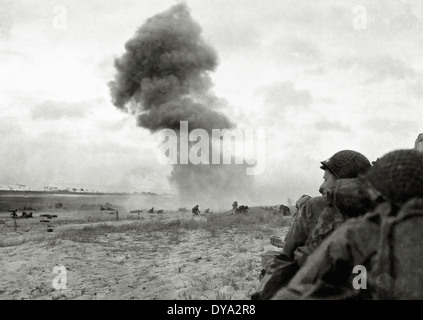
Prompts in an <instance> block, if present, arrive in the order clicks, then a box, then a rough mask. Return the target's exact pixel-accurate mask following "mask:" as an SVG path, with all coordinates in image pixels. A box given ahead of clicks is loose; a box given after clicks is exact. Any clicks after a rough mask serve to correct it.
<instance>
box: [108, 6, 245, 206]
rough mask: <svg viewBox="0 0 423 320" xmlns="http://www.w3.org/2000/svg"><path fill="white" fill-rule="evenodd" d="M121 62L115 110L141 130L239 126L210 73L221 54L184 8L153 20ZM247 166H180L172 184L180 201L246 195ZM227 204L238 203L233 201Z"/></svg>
mask: <svg viewBox="0 0 423 320" xmlns="http://www.w3.org/2000/svg"><path fill="white" fill-rule="evenodd" d="M125 49H126V52H125V53H124V54H123V56H122V57H120V58H118V59H116V60H115V67H116V70H117V73H116V76H115V79H114V80H113V81H111V82H110V83H109V86H110V90H111V95H112V99H113V104H114V105H115V106H116V107H117V108H119V109H121V110H124V111H126V112H129V113H131V114H133V115H134V116H135V117H136V119H137V125H138V126H141V127H143V128H146V129H148V130H150V131H151V132H157V131H158V130H161V129H165V128H168V129H173V130H178V129H179V125H180V121H188V128H189V130H190V131H191V130H193V129H197V128H201V129H205V130H206V131H207V132H209V133H210V132H211V130H212V129H231V128H234V127H235V125H234V123H232V121H230V120H229V119H228V118H227V116H226V115H224V114H223V113H221V112H220V111H218V109H219V103H218V101H219V100H218V99H217V98H216V97H215V95H214V94H213V92H212V90H211V89H212V81H211V79H210V76H209V74H208V72H210V71H213V70H215V68H216V65H217V54H216V52H215V51H214V49H213V48H212V47H210V46H209V45H208V44H206V43H205V42H204V40H203V39H202V37H201V27H200V26H199V24H198V23H196V22H195V21H194V20H193V19H192V18H191V15H190V12H189V10H188V8H187V6H186V5H185V4H184V3H180V4H177V5H175V6H173V7H171V8H170V9H168V10H167V11H165V12H163V13H160V14H157V15H155V16H153V17H151V18H149V19H148V20H147V21H146V22H145V24H144V25H142V26H141V27H140V28H139V29H138V31H137V32H136V34H135V35H134V37H133V38H131V39H130V40H129V41H128V42H127V43H126V44H125ZM238 168H239V169H243V170H239V169H238ZM244 168H245V166H244V165H224V166H223V165H222V166H219V167H217V166H211V165H200V166H194V165H191V164H189V165H174V168H173V172H172V175H171V177H170V182H171V183H175V184H176V186H177V188H178V190H179V193H180V195H181V196H182V197H183V198H184V199H186V200H187V198H189V196H191V197H195V198H196V199H198V198H199V197H201V196H200V195H199V193H201V194H202V195H203V196H204V197H203V198H206V199H205V200H207V201H210V200H211V199H212V198H215V197H220V196H224V195H225V194H226V196H228V195H229V194H230V192H229V190H228V188H231V189H232V190H237V191H236V194H242V193H244V194H245V188H244V186H247V185H249V184H250V183H249V182H247V180H248V181H250V179H251V177H246V175H245V169H244ZM227 201H233V200H232V199H228V200H227Z"/></svg>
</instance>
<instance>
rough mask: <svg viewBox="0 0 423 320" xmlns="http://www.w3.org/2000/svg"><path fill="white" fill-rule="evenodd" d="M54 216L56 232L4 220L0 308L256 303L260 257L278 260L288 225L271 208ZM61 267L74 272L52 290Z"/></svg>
mask: <svg viewBox="0 0 423 320" xmlns="http://www.w3.org/2000/svg"><path fill="white" fill-rule="evenodd" d="M53 213H55V214H56V215H57V217H56V218H52V219H50V220H49V222H40V221H41V220H43V219H44V218H45V217H40V216H41V215H43V214H45V212H37V213H34V218H32V219H16V220H15V219H12V218H10V217H9V213H6V212H4V213H1V214H0V219H1V222H0V234H1V236H0V244H1V247H0V254H1V257H2V264H1V265H0V299H12V300H20V299H31V300H33V299H43V300H50V299H71V300H73V299H84V300H91V299H101V300H103V299H105V300H107V299H125V300H129V299H140V300H155V299H160V300H162V299H177V300H197V299H198V300H201V299H218V300H227V299H232V300H235V299H236V300H248V299H250V295H251V293H252V292H253V291H254V289H255V288H256V286H257V285H258V274H259V272H260V270H261V254H263V253H264V252H266V251H269V250H280V248H277V247H275V246H273V245H271V244H270V241H269V240H270V237H271V236H273V235H278V236H280V237H284V235H285V233H286V232H287V229H288V227H287V226H288V224H289V221H290V217H283V216H280V215H278V214H276V213H274V211H272V210H269V209H266V208H251V210H250V211H249V213H248V214H247V215H242V216H240V215H230V214H227V213H211V214H208V215H205V214H203V215H201V216H197V217H193V216H192V214H191V212H180V211H165V212H164V213H162V214H157V213H154V214H149V213H141V215H140V218H139V219H138V216H137V214H130V213H129V212H120V214H119V220H118V221H116V220H114V219H115V216H114V215H113V214H111V213H108V212H104V211H100V210H86V211H69V210H58V211H48V214H53ZM70 217H73V219H71V218H70ZM75 219H77V220H75ZM15 222H16V225H15ZM47 229H52V230H53V231H52V232H47ZM55 266H64V267H65V268H66V289H59V290H57V289H55V288H54V286H53V280H54V278H55V277H56V276H57V272H56V273H53V269H54V267H55Z"/></svg>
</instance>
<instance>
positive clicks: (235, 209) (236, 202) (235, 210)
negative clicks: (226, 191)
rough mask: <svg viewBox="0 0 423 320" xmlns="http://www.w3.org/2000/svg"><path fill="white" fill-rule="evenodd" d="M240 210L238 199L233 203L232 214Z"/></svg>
mask: <svg viewBox="0 0 423 320" xmlns="http://www.w3.org/2000/svg"><path fill="white" fill-rule="evenodd" d="M237 211H238V201H234V203H232V214H236V213H237Z"/></svg>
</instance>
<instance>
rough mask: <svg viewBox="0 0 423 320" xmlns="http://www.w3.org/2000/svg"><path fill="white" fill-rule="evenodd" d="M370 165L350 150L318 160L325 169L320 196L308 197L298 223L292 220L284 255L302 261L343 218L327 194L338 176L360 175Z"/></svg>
mask: <svg viewBox="0 0 423 320" xmlns="http://www.w3.org/2000/svg"><path fill="white" fill-rule="evenodd" d="M370 167H371V164H370V161H369V160H368V159H367V158H366V157H365V156H364V155H362V154H361V153H359V152H357V151H353V150H342V151H339V152H337V153H335V154H334V155H333V156H332V157H330V158H329V159H328V160H325V161H322V162H321V167H320V168H321V169H323V170H324V174H323V183H322V185H321V186H320V188H319V192H320V193H321V194H322V197H316V198H312V199H309V200H308V201H307V202H306V203H305V205H304V206H303V207H302V210H300V212H299V215H298V220H297V221H298V222H297V223H295V222H294V223H293V225H292V227H291V229H290V230H289V232H288V234H287V236H286V238H285V247H284V253H285V254H286V255H287V256H289V257H291V258H296V259H297V260H298V261H299V262H300V263H303V262H304V260H305V258H306V257H307V256H308V254H309V253H310V252H311V251H313V249H314V248H316V247H317V246H318V245H319V244H320V242H321V240H322V239H323V238H325V237H326V236H327V235H328V234H329V233H331V232H332V231H333V229H334V228H336V227H337V226H338V225H339V224H341V223H342V222H343V221H344V220H345V217H344V216H343V215H342V213H340V212H339V210H337V208H335V207H333V206H331V203H330V199H329V198H328V195H329V194H330V193H331V192H332V190H333V188H334V187H335V184H336V181H337V180H338V179H347V178H356V177H358V175H359V174H364V173H365V172H367V170H369V168H370ZM328 205H329V207H328ZM323 212H324V214H323V216H322V213H323Z"/></svg>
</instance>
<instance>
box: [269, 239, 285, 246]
mask: <svg viewBox="0 0 423 320" xmlns="http://www.w3.org/2000/svg"><path fill="white" fill-rule="evenodd" d="M270 244H272V245H274V246H276V247H279V248H283V247H284V245H285V242H284V241H283V239H282V238H281V237H279V236H272V237H270Z"/></svg>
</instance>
